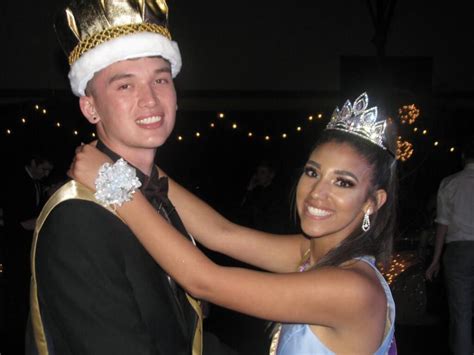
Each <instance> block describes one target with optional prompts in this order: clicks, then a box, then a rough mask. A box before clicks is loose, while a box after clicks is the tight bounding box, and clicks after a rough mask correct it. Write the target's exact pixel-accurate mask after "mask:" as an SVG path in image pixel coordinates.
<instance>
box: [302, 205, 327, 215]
mask: <svg viewBox="0 0 474 355" xmlns="http://www.w3.org/2000/svg"><path fill="white" fill-rule="evenodd" d="M307 210H308V213H309V214H310V215H311V216H314V217H326V216H329V215H330V214H331V212H329V211H326V210H321V209H319V208H316V207H311V206H307Z"/></svg>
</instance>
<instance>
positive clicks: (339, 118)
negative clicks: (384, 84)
mask: <svg viewBox="0 0 474 355" xmlns="http://www.w3.org/2000/svg"><path fill="white" fill-rule="evenodd" d="M368 105H369V97H368V96H367V93H365V92H364V93H363V94H362V95H360V96H359V97H358V98H357V99H355V101H354V104H353V105H352V104H351V102H350V101H349V100H347V101H346V102H345V103H344V106H342V109H341V110H339V107H336V109H335V110H334V113H333V114H332V116H331V120H330V121H329V123H328V125H327V126H326V129H335V130H339V131H344V132H347V133H350V134H355V135H357V136H359V137H361V138H363V139H366V140H368V141H370V142H372V143H374V144H376V145H378V146H379V147H380V148H382V149H384V150H386V149H387V147H386V146H385V144H384V141H385V128H386V126H387V122H386V121H385V120H383V121H378V122H376V121H377V115H378V110H377V106H374V107H372V108H370V109H367V107H368Z"/></svg>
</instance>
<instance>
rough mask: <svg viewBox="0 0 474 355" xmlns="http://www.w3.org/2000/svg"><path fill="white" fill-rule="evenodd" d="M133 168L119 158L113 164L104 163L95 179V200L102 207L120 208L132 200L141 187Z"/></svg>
mask: <svg viewBox="0 0 474 355" xmlns="http://www.w3.org/2000/svg"><path fill="white" fill-rule="evenodd" d="M141 185H142V184H141V182H140V180H139V179H138V178H137V173H136V170H135V168H133V167H131V166H130V165H128V164H127V162H126V161H125V160H123V159H122V158H120V159H119V160H117V161H116V162H115V163H114V164H110V163H105V164H103V165H102V166H101V167H100V169H99V174H98V175H97V178H96V179H95V189H96V193H95V195H94V196H95V198H96V199H97V200H98V201H99V202H100V203H101V204H102V205H104V206H106V207H108V206H113V207H114V208H115V207H116V206H117V205H118V206H122V204H123V203H124V202H127V201H130V200H131V199H132V196H133V194H134V193H135V191H136V190H137V189H138V188H139V187H140V186H141Z"/></svg>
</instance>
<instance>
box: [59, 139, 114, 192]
mask: <svg viewBox="0 0 474 355" xmlns="http://www.w3.org/2000/svg"><path fill="white" fill-rule="evenodd" d="M94 143H95V142H93V143H92V144H83V145H80V146H79V147H77V148H76V156H75V157H74V159H73V161H72V164H71V166H70V168H69V170H68V172H67V174H68V176H69V177H71V178H73V179H74V180H76V181H78V182H80V183H81V184H83V185H85V186H87V187H88V188H90V189H91V190H95V179H96V178H97V174H98V172H99V169H100V167H101V166H102V165H103V164H104V163H112V160H111V159H110V158H109V157H108V156H107V155H105V154H104V153H102V152H101V151H99V150H98V149H97V148H96V147H95V144H94Z"/></svg>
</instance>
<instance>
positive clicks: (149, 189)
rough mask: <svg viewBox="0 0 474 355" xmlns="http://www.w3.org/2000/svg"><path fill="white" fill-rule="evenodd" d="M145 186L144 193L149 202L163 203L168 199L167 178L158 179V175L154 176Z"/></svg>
mask: <svg viewBox="0 0 474 355" xmlns="http://www.w3.org/2000/svg"><path fill="white" fill-rule="evenodd" d="M144 185H145V186H144V187H143V190H142V192H143V194H144V195H145V196H146V197H147V199H148V200H150V201H151V200H153V199H157V200H161V201H163V200H165V199H167V198H168V178H167V177H165V176H163V177H160V178H158V176H157V175H155V174H153V175H152V176H151V178H150V179H149V180H148V181H147V182H146V183H145V184H144Z"/></svg>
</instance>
